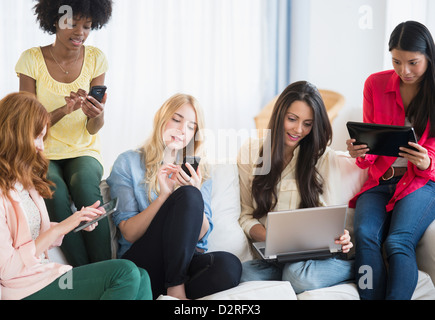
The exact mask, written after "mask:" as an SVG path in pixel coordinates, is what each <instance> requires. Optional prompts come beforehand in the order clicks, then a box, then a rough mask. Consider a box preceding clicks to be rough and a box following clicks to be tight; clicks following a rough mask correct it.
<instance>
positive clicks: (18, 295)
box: [0, 190, 72, 300]
mask: <svg viewBox="0 0 435 320" xmlns="http://www.w3.org/2000/svg"><path fill="white" fill-rule="evenodd" d="M29 193H30V196H31V197H32V199H33V201H34V202H35V204H36V206H37V207H38V209H39V212H40V213H41V233H42V232H45V231H47V230H48V229H49V228H50V227H51V225H52V224H51V223H50V220H49V217H48V212H47V208H46V206H45V203H44V200H43V199H42V197H41V196H40V195H39V194H38V192H37V191H36V190H29ZM20 201H21V198H20V196H19V194H18V193H17V192H16V191H11V192H9V194H8V195H5V194H2V193H0V285H1V294H2V295H1V298H2V299H3V300H19V299H23V298H25V297H28V296H30V295H32V294H33V293H35V292H37V291H39V290H41V289H42V288H44V287H46V286H47V285H49V284H50V283H52V282H53V281H55V280H56V279H57V278H59V277H61V276H62V275H63V274H64V273H66V272H68V271H69V270H71V269H72V267H71V266H67V265H60V264H57V263H44V261H42V260H41V258H40V257H36V247H35V242H34V241H33V240H32V235H31V232H30V228H29V225H28V222H27V218H26V216H25V213H24V210H23V207H22V205H21V202H20ZM62 240H63V237H61V238H60V239H58V241H56V243H55V244H53V246H59V245H60V244H61V243H62ZM45 256H46V257H48V254H47V252H46V253H45Z"/></svg>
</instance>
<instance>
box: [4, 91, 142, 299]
mask: <svg viewBox="0 0 435 320" xmlns="http://www.w3.org/2000/svg"><path fill="white" fill-rule="evenodd" d="M49 123H50V116H49V114H48V112H47V111H46V110H45V108H44V107H43V106H42V105H41V104H40V103H39V102H38V100H37V99H36V98H35V96H34V95H33V94H30V93H13V94H10V95H8V96H7V97H5V98H4V99H3V100H1V101H0V136H1V137H2V138H1V139H0V284H1V289H2V299H6V300H18V299H25V298H26V299H35V300H43V299H47V300H51V299H66V300H69V299H89V300H98V299H147V298H148V299H149V298H151V290H150V282H149V277H148V274H147V272H146V271H145V270H143V269H139V268H137V267H136V265H134V264H133V263H131V262H130V261H126V260H108V261H104V262H99V263H95V264H90V265H86V266H82V267H78V268H75V269H72V267H71V266H65V265H60V264H57V263H52V262H50V261H49V260H48V250H49V249H50V248H51V247H53V246H59V245H60V244H61V242H62V239H63V237H64V236H65V235H66V234H68V233H69V232H71V231H72V230H73V229H74V228H76V227H77V226H78V225H79V224H80V223H81V222H82V221H90V220H92V219H93V218H95V217H96V216H98V215H100V214H101V213H102V212H101V211H100V210H99V209H98V206H99V204H100V203H99V201H97V202H96V203H95V204H94V205H92V206H90V207H87V208H83V209H82V210H80V211H78V212H76V213H75V214H73V215H71V216H70V217H69V218H67V219H65V220H64V221H62V222H60V223H50V220H49V217H48V213H47V209H46V206H45V203H44V200H43V197H44V198H50V197H51V196H52V191H51V189H50V186H51V185H52V183H51V182H49V181H48V180H47V177H46V176H47V170H48V160H47V159H46V158H45V156H44V153H43V151H44V138H45V136H46V135H47V130H48V129H49V128H48V127H49ZM95 227H96V225H92V226H90V227H88V228H87V229H86V231H93V230H94V229H95ZM71 269H72V270H71ZM67 272H69V273H68V274H67Z"/></svg>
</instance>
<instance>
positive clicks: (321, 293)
mask: <svg viewBox="0 0 435 320" xmlns="http://www.w3.org/2000/svg"><path fill="white" fill-rule="evenodd" d="M359 299H360V298H359V294H358V290H357V288H356V285H355V284H353V283H349V284H342V285H338V286H333V287H329V288H322V289H318V290H311V291H305V292H303V293H301V294H298V300H359Z"/></svg>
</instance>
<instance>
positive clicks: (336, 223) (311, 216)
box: [253, 206, 347, 263]
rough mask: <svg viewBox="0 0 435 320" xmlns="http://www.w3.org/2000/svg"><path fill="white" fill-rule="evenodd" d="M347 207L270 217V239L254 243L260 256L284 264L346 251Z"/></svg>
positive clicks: (321, 208)
mask: <svg viewBox="0 0 435 320" xmlns="http://www.w3.org/2000/svg"><path fill="white" fill-rule="evenodd" d="M346 217H347V206H333V207H318V208H309V209H298V210H292V211H283V212H270V213H269V214H268V216H267V231H266V242H256V243H253V246H254V248H255V250H256V251H257V252H258V253H259V255H260V256H261V257H262V258H263V259H264V260H268V261H277V262H280V263H287V262H295V261H304V260H310V259H326V258H329V257H332V256H334V255H336V254H338V253H341V252H342V249H341V245H337V244H335V240H336V239H338V238H339V237H340V236H342V235H343V234H344V229H345V225H346Z"/></svg>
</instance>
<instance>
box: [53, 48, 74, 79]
mask: <svg viewBox="0 0 435 320" xmlns="http://www.w3.org/2000/svg"><path fill="white" fill-rule="evenodd" d="M48 50H50V54H51V56H52V57H53V60H54V62H56V64H57V65H58V66H59V68H60V69H61V70H62V71H63V73H65V74H66V75H68V74H69V71H66V70H65V69H64V68H62V66H61V65H60V63H59V62H57V60H56V58H55V57H54V55H53V51H51V47H50V48H48ZM81 52H82V50H79V54H78V55H77V58H76V61H74V65H75V64H76V63H77V61H78V60H79V57H80V53H81Z"/></svg>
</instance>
